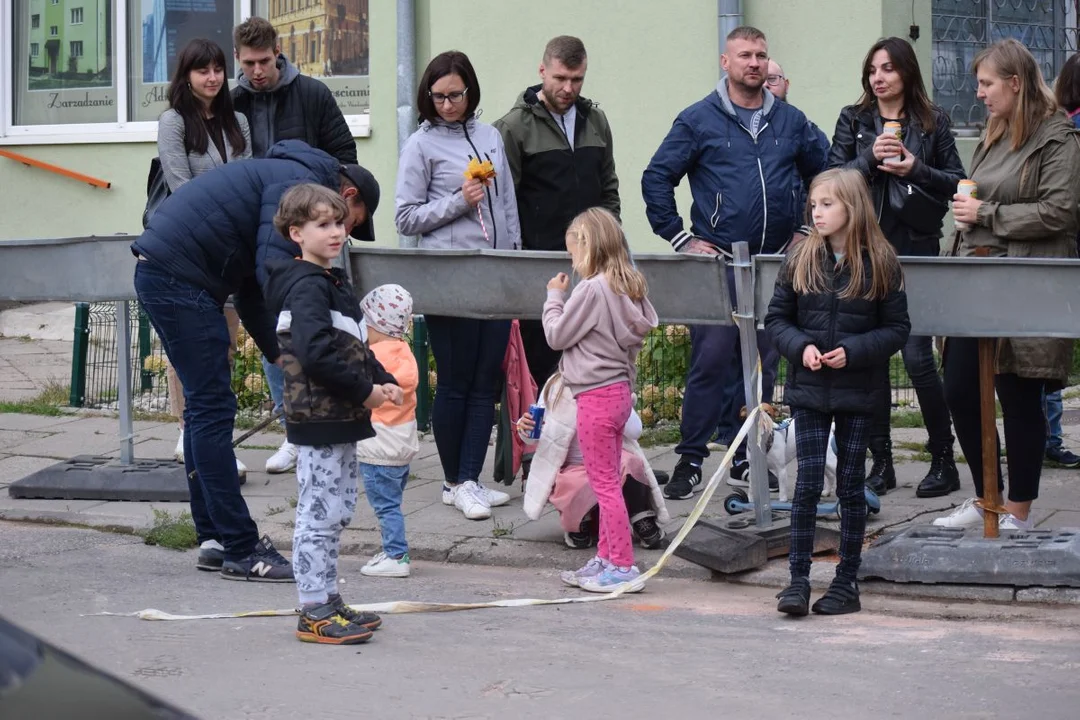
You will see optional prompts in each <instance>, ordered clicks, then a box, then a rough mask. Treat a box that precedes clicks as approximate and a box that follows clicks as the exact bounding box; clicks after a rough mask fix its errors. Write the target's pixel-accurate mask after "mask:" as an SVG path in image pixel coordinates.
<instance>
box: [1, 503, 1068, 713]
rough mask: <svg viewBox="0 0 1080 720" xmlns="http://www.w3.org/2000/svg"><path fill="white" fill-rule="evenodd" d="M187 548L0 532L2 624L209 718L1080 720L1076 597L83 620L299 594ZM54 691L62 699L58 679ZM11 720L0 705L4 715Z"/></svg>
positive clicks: (699, 585)
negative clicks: (357, 630) (328, 638)
mask: <svg viewBox="0 0 1080 720" xmlns="http://www.w3.org/2000/svg"><path fill="white" fill-rule="evenodd" d="M193 559H194V555H193V553H190V552H189V553H178V552H174V551H170V550H164V549H160V548H152V547H147V546H144V545H142V544H141V542H140V541H139V540H138V539H137V538H132V537H127V536H121V535H111V534H107V533H98V532H94V531H88V530H80V529H71V528H55V527H52V528H50V527H43V526H34V525H18V524H6V523H0V615H2V616H4V617H6V618H7V619H9V620H11V621H13V622H15V623H17V624H19V625H21V626H22V627H24V628H26V629H28V630H30V631H32V632H35V633H37V634H39V635H41V636H43V637H44V638H46V639H48V640H50V641H52V642H54V643H56V644H58V645H60V646H62V647H64V648H65V649H67V650H69V651H71V652H73V653H75V654H77V655H79V656H80V657H82V658H84V659H85V660H87V661H89V662H91V663H92V664H94V665H96V666H98V667H100V668H102V669H104V670H107V671H108V672H111V673H113V674H115V675H117V676H119V677H121V678H124V679H126V680H129V681H131V682H133V683H135V684H136V685H138V686H140V687H142V688H144V689H146V690H149V691H150V692H152V693H155V694H157V695H160V696H161V697H163V698H166V699H168V700H170V701H172V702H174V703H176V704H178V705H180V706H182V707H184V708H186V709H188V710H190V711H192V712H193V713H195V714H196V715H199V716H200V717H204V718H260V719H271V718H317V719H318V720H334V719H336V718H357V717H364V718H470V719H471V718H504V719H509V718H582V719H585V718H589V719H590V720H591V719H594V718H649V719H655V720H662V719H664V718H667V717H679V718H716V717H725V718H789V717H790V718H796V717H797V718H800V719H811V718H830V719H831V718H917V719H918V720H927V719H928V718H998V717H1001V718H1017V717H1033V716H1037V717H1039V718H1076V717H1077V716H1078V714H1077V707H1080V684H1078V683H1077V682H1076V677H1077V671H1078V670H1080V609H1077V608H1076V607H1075V606H1070V607H1061V608H1052V607H1044V606H1020V605H1011V606H998V605H978V604H951V605H946V604H942V603H939V602H934V603H923V602H913V601H903V600H892V599H888V598H883V597H880V596H873V597H868V598H866V599H865V600H864V607H865V609H864V611H863V612H862V613H859V614H856V615H850V616H846V617H840V618H817V617H809V618H805V619H801V620H792V619H789V618H785V617H782V616H780V615H778V614H777V613H776V611H775V602H776V601H775V600H774V599H773V597H772V595H773V593H774V592H775V590H772V591H770V590H766V589H761V588H753V587H747V586H741V585H728V584H723V583H706V582H693V581H683V580H664V579H662V577H661V578H660V579H658V580H654V581H653V582H652V583H651V584H650V585H649V587H648V589H647V590H646V592H645V593H643V594H641V595H638V596H635V597H630V598H625V599H620V600H617V601H613V602H604V603H595V604H588V605H573V606H561V607H535V608H515V609H488V610H474V611H466V612H456V613H438V614H436V613H431V614H410V615H397V616H386V618H385V625H384V627H383V629H381V630H379V631H378V632H377V633H376V635H375V638H374V640H373V641H372V642H370V643H369V644H367V645H362V646H357V647H353V648H345V647H340V648H339V647H326V646H318V645H307V644H304V643H300V642H298V641H297V640H296V639H295V638H294V636H293V634H292V630H293V628H294V627H295V621H294V620H293V619H292V618H264V619H244V620H201V621H182V622H148V621H142V620H137V619H134V618H117V617H91V616H88V614H90V613H96V612H102V611H114V612H128V611H134V610H139V609H143V608H151V607H152V608H158V609H161V610H166V611H169V612H173V613H184V614H187V613H206V612H225V611H241V610H253V609H265V608H287V607H291V606H292V605H294V604H295V595H294V592H295V589H294V587H293V586H292V585H264V584H256V583H240V582H226V581H223V580H221V579H220V578H218V577H216V576H215V575H214V574H211V573H200V572H197V571H196V570H195V569H194V568H193V565H192V563H193ZM361 563H362V560H360V559H353V558H346V559H345V560H344V561H343V563H342V567H343V573H342V574H343V576H344V577H345V578H346V584H345V586H344V587H345V591H344V594H345V597H346V599H348V600H350V601H353V602H375V601H385V600H404V599H410V600H431V601H435V600H438V601H475V600H490V599H499V598H513V597H559V596H562V595H563V590H562V589H561V587H560V585H559V583H558V580H557V575H556V572H555V570H556V569H555V568H552V570H551V571H550V572H548V571H545V572H536V571H526V570H509V569H499V568H490V567H475V566H461V565H458V566H450V565H434V564H421V563H417V564H416V565H415V567H414V574H413V577H412V578H410V579H408V580H389V579H385V580H370V579H367V578H362V576H361V575H360V574H359V569H360V566H361ZM58 690H61V689H59V688H58ZM4 717H6V715H5V713H4V709H3V700H2V699H0V718H4Z"/></svg>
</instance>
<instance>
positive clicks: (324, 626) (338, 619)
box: [296, 603, 372, 645]
mask: <svg viewBox="0 0 1080 720" xmlns="http://www.w3.org/2000/svg"><path fill="white" fill-rule="evenodd" d="M371 635H372V632H371V631H370V630H368V629H367V628H366V627H361V626H360V625H354V624H353V623H351V622H349V621H348V620H346V619H345V618H344V617H342V616H341V614H340V613H338V610H337V608H336V607H334V606H333V605H332V604H331V603H326V604H324V605H317V606H315V607H313V608H308V609H307V610H303V611H301V613H300V619H299V620H298V621H297V623H296V637H297V638H298V639H299V640H302V641H303V642H311V643H323V644H325V645H357V644H359V643H362V642H367V641H368V640H370V639H371Z"/></svg>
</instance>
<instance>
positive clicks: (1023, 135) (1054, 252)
mask: <svg viewBox="0 0 1080 720" xmlns="http://www.w3.org/2000/svg"><path fill="white" fill-rule="evenodd" d="M972 71H973V72H974V74H975V78H976V81H977V86H978V98H979V100H981V101H982V102H983V104H984V105H986V115H987V121H986V130H985V132H984V133H983V137H982V139H981V140H980V141H979V144H978V146H977V147H976V148H975V154H974V156H973V157H972V159H971V179H972V180H973V181H974V182H975V183H976V185H977V186H978V197H973V196H967V195H960V194H956V195H954V196H953V217H955V218H956V221H957V223H958V226H959V227H960V228H963V229H958V230H957V232H956V238H955V240H954V243H953V254H955V255H957V256H960V257H970V258H982V257H990V258H1008V257H1022V258H1075V257H1076V235H1077V230H1078V229H1080V217H1078V215H1077V205H1078V203H1080V174H1078V173H1077V172H1076V169H1077V168H1078V167H1080V131H1078V130H1077V128H1076V126H1075V125H1074V124H1073V122H1072V121H1071V120H1070V119H1069V117H1068V116H1067V115H1066V114H1065V112H1064V111H1063V110H1061V109H1060V108H1059V107H1058V104H1057V100H1056V99H1055V98H1054V95H1053V93H1051V92H1050V88H1048V87H1047V86H1046V82H1045V81H1044V80H1043V77H1042V73H1041V72H1040V68H1039V63H1038V61H1037V60H1036V59H1035V57H1034V56H1033V55H1032V54H1031V52H1030V51H1029V50H1028V49H1027V48H1026V47H1024V46H1023V45H1022V44H1021V43H1019V42H1017V41H1016V40H1013V39H1011V38H1010V39H1008V40H1001V41H999V42H996V43H994V44H993V45H991V46H990V47H988V48H986V49H985V50H983V51H982V52H980V53H979V54H978V55H976V56H975V61H974V62H973V63H972ZM1047 312H1054V309H1053V308H1047ZM1072 354H1073V341H1072V340H1071V339H1059V338H1000V339H998V340H997V342H996V348H995V351H994V361H995V363H994V364H995V367H994V373H995V375H994V386H995V389H996V390H997V398H998V400H999V401H1000V402H1001V415H1002V420H1003V423H1004V429H1005V446H1006V447H1007V448H1008V449H1009V452H1008V465H1009V473H1008V476H1009V492H1008V495H1007V497H1006V499H1005V511H1006V512H1005V514H1004V515H1002V516H1001V518H1000V521H1001V522H1000V525H999V527H1000V528H1001V529H1003V530H1030V529H1031V528H1032V527H1034V525H1035V523H1034V521H1033V518H1032V517H1031V504H1032V502H1034V501H1035V499H1036V498H1038V496H1039V480H1040V477H1041V474H1042V462H1043V456H1044V453H1045V452H1046V416H1045V414H1044V411H1043V405H1042V396H1043V395H1044V394H1045V393H1047V392H1054V391H1055V390H1060V389H1061V388H1062V387H1063V386H1064V385H1065V383H1066V382H1067V381H1068V377H1069V370H1070V368H1071V366H1072ZM978 371H979V349H978V341H977V340H976V339H974V338H948V340H947V341H946V343H945V396H946V397H947V398H948V401H949V408H950V409H951V410H952V416H953V420H954V421H955V423H956V436H957V438H959V440H960V447H961V448H962V449H963V451H964V457H966V458H967V461H968V467H969V468H970V469H971V477H972V480H974V482H975V494H976V496H978V498H982V495H983V473H984V471H985V469H986V468H984V467H983V462H982V460H983V457H984V455H983V450H982V443H983V436H982V426H981V414H980V402H981V400H980V394H981V393H980V391H979V372H978ZM999 444H1000V442H999ZM993 456H994V458H995V461H997V458H998V453H993ZM998 464H999V465H1000V462H998ZM997 476H998V487H999V488H1001V489H1003V488H1004V483H1003V482H1002V475H1001V468H1000V467H999V468H998V475H997ZM982 516H983V509H982V507H981V505H980V503H979V502H978V501H977V498H971V499H969V500H967V501H966V502H964V504H963V505H961V506H960V507H958V508H956V510H954V511H953V512H952V513H950V514H948V515H946V516H945V517H940V518H938V519H936V520H934V524H935V525H939V526H944V527H970V526H976V525H982V523H983V517H982Z"/></svg>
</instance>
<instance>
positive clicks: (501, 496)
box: [476, 480, 510, 508]
mask: <svg viewBox="0 0 1080 720" xmlns="http://www.w3.org/2000/svg"><path fill="white" fill-rule="evenodd" d="M476 494H477V496H479V498H480V499H481V500H483V501H484V502H486V503H487V506H488V507H489V508H493V507H499V506H500V505H505V504H506V503H508V502H510V496H509V495H507V494H506V493H504V492H502V491H500V490H492V489H491V488H487V487H484V486H483V485H481V484H480V481H479V480H477V481H476Z"/></svg>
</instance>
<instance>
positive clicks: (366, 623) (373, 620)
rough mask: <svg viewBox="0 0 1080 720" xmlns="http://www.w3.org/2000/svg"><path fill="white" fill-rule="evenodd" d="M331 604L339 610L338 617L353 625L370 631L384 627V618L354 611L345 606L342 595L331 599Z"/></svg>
mask: <svg viewBox="0 0 1080 720" xmlns="http://www.w3.org/2000/svg"><path fill="white" fill-rule="evenodd" d="M330 604H331V605H333V606H334V609H335V610H337V612H338V615H340V616H341V617H343V618H345V619H346V620H348V621H349V622H351V623H352V624H353V625H359V626H360V627H363V628H367V629H368V630H378V629H379V626H380V625H382V618H381V617H379V616H378V615H376V614H375V613H371V612H363V611H360V610H353V609H352V608H351V607H349V606H348V605H346V604H345V601H344V600H343V599H342V597H341V596H340V595H334V596H333V597H331V598H330Z"/></svg>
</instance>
